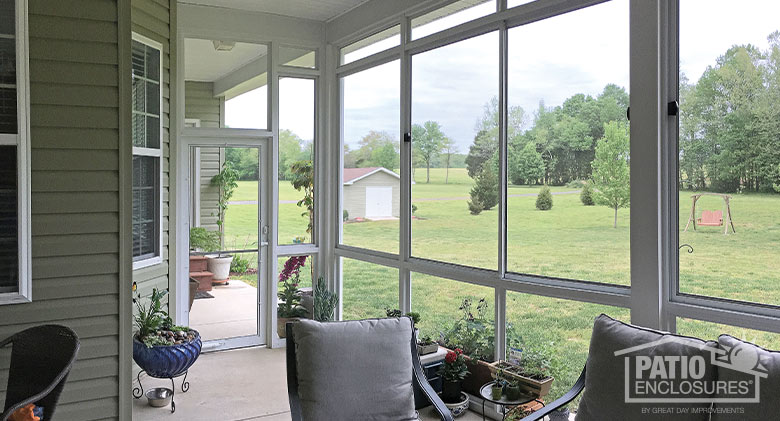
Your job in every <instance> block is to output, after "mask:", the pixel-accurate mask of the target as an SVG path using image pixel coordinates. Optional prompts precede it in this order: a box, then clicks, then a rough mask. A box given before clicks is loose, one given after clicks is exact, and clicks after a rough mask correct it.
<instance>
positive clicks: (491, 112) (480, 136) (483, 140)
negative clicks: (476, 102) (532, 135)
mask: <svg viewBox="0 0 780 421" xmlns="http://www.w3.org/2000/svg"><path fill="white" fill-rule="evenodd" d="M508 115H509V121H508V122H507V139H509V143H510V144H511V143H513V142H514V141H515V139H517V138H518V137H519V136H521V135H522V130H523V127H524V126H525V124H526V114H525V111H524V110H523V108H522V107H519V106H515V107H509V110H508ZM476 132H477V135H476V136H475V137H474V143H473V144H472V145H471V146H469V152H468V155H467V156H466V169H467V171H468V174H469V177H471V178H476V177H477V176H478V175H479V173H480V172H482V167H483V165H485V163H487V162H490V163H491V165H493V166H494V167H495V170H496V171H498V98H497V97H493V98H492V99H491V100H490V101H489V102H488V103H486V104H485V107H484V112H483V114H482V117H480V119H479V120H478V121H477V126H476Z"/></svg>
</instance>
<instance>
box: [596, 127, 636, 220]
mask: <svg viewBox="0 0 780 421" xmlns="http://www.w3.org/2000/svg"><path fill="white" fill-rule="evenodd" d="M629 148H630V143H629V136H628V127H627V125H626V124H624V123H619V122H616V121H613V122H611V123H607V124H605V125H604V137H602V138H601V139H599V140H598V142H597V144H596V157H595V159H594V160H593V188H594V189H595V190H596V192H595V194H594V200H595V202H596V203H597V204H599V205H602V206H607V207H609V208H612V209H614V210H615V221H614V223H613V227H615V228H617V215H618V209H620V208H624V207H627V206H628V205H629V203H630V197H631V196H630V194H631V189H630V185H629V150H630V149H629Z"/></svg>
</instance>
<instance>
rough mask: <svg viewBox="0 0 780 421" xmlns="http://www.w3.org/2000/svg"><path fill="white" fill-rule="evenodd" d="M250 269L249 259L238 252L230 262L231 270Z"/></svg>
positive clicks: (242, 271) (241, 270) (236, 271)
mask: <svg viewBox="0 0 780 421" xmlns="http://www.w3.org/2000/svg"><path fill="white" fill-rule="evenodd" d="M248 270H249V259H247V258H245V257H243V256H241V255H240V254H236V255H235V256H233V261H232V262H230V271H231V272H235V273H246V272H247V271H248Z"/></svg>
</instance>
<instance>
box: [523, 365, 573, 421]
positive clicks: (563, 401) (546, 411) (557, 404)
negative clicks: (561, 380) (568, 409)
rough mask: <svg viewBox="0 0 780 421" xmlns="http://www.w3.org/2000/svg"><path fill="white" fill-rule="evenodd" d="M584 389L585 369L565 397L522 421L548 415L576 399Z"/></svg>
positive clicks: (535, 420) (529, 420)
mask: <svg viewBox="0 0 780 421" xmlns="http://www.w3.org/2000/svg"><path fill="white" fill-rule="evenodd" d="M584 388H585V368H584V367H583V368H582V374H580V378H579V379H577V382H576V383H574V386H572V387H571V389H569V391H568V392H566V394H565V395H563V396H561V397H560V398H558V399H556V400H554V401H552V402H550V403H549V404H548V405H546V406H545V407H544V408H542V409H540V410H538V411H536V412H534V413H533V414H531V415H529V416H527V417H525V418H523V421H538V420H541V419H542V418H544V417H545V416H547V415H548V414H550V413H551V412H553V411H555V410H556V409H558V408H561V407H563V406H564V405H566V404H567V403H569V402H571V401H572V400H574V398H576V397H577V395H579V394H580V392H582V389H584Z"/></svg>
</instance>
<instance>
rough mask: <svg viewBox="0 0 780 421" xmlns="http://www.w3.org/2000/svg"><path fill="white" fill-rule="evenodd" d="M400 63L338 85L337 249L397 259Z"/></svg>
mask: <svg viewBox="0 0 780 421" xmlns="http://www.w3.org/2000/svg"><path fill="white" fill-rule="evenodd" d="M399 70H400V66H399V62H398V61H397V60H396V61H393V62H390V63H387V64H383V65H381V66H377V67H373V68H371V69H369V70H365V71H362V72H360V73H355V74H352V75H349V76H347V77H345V78H343V79H342V88H343V92H344V95H343V105H342V106H343V112H342V115H343V124H342V128H343V141H344V152H343V153H344V168H343V169H342V171H343V177H344V185H343V186H342V190H341V202H342V206H343V214H342V219H343V220H344V223H343V232H344V234H343V239H342V243H343V244H347V245H350V246H355V247H364V248H369V249H374V250H380V251H385V252H388V253H398V230H399V228H398V216H399V213H400V187H401V182H400V176H399V170H398V168H399V165H400V155H399V148H400V143H399V141H398V133H399V131H400V111H399V110H400V98H399V90H398V86H399V84H400V71H399Z"/></svg>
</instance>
